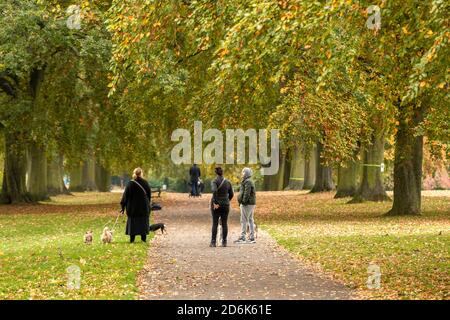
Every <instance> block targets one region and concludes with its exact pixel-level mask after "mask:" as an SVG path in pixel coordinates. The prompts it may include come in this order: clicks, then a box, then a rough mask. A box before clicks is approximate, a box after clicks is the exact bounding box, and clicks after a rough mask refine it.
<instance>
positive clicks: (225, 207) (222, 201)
mask: <svg viewBox="0 0 450 320" xmlns="http://www.w3.org/2000/svg"><path fill="white" fill-rule="evenodd" d="M215 173H216V175H217V176H216V178H215V179H214V180H213V181H212V182H211V190H212V193H213V195H212V198H211V214H212V232H211V244H210V245H209V246H210V247H215V246H216V240H217V227H218V225H219V219H220V221H221V223H222V239H221V240H222V247H226V246H227V235H228V213H229V212H230V200H231V199H233V196H234V192H233V187H232V186H231V183H230V181H228V180H227V179H225V178H224V177H223V170H222V168H221V167H217V168H216V169H215Z"/></svg>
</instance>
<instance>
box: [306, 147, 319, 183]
mask: <svg viewBox="0 0 450 320" xmlns="http://www.w3.org/2000/svg"><path fill="white" fill-rule="evenodd" d="M315 149H316V146H314V147H313V149H312V150H311V151H310V152H309V156H308V155H306V156H305V181H304V183H303V190H311V189H312V188H313V187H314V184H315V183H316V150H315Z"/></svg>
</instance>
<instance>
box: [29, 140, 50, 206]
mask: <svg viewBox="0 0 450 320" xmlns="http://www.w3.org/2000/svg"><path fill="white" fill-rule="evenodd" d="M29 155H30V159H29V160H30V171H29V173H28V192H29V194H30V197H31V198H32V199H33V200H34V201H42V200H47V199H48V198H49V197H48V193H47V155H46V154H45V149H44V148H43V147H42V146H40V145H38V144H37V143H36V142H32V143H31V144H30V146H29Z"/></svg>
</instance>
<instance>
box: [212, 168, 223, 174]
mask: <svg viewBox="0 0 450 320" xmlns="http://www.w3.org/2000/svg"><path fill="white" fill-rule="evenodd" d="M214 172H215V173H216V174H217V175H219V176H221V175H223V170H222V168H221V167H217V168H216V169H214Z"/></svg>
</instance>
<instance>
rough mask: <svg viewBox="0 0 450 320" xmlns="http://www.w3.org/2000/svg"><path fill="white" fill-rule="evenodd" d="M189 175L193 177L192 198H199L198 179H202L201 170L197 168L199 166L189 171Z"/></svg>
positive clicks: (194, 166)
mask: <svg viewBox="0 0 450 320" xmlns="http://www.w3.org/2000/svg"><path fill="white" fill-rule="evenodd" d="M189 175H190V176H191V196H193V197H198V196H199V192H198V179H199V178H200V177H201V172H200V168H199V167H197V164H195V163H194V165H193V166H192V167H191V168H190V169H189Z"/></svg>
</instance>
